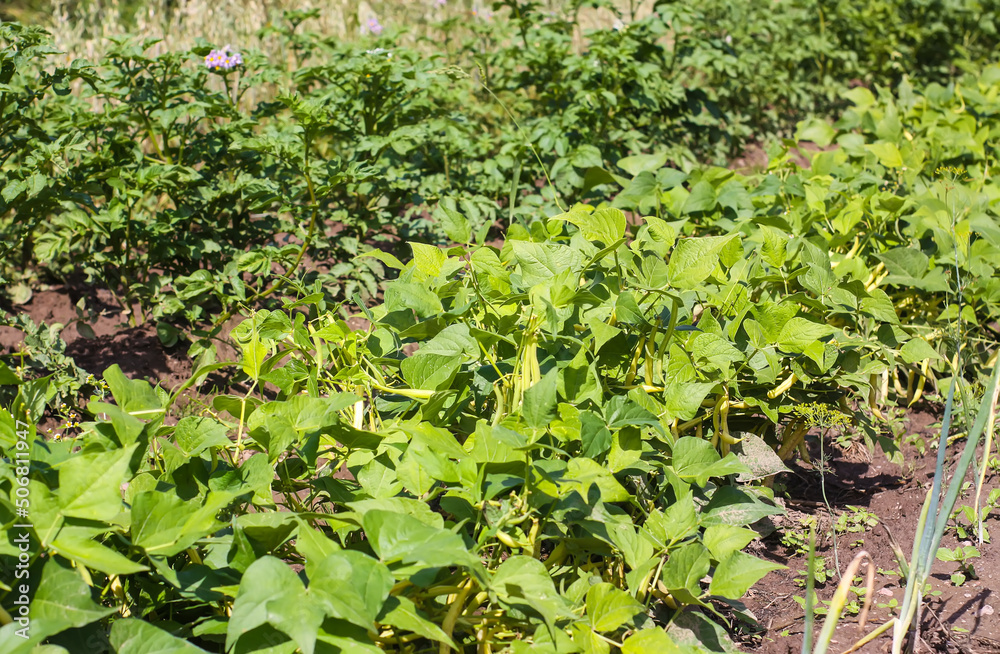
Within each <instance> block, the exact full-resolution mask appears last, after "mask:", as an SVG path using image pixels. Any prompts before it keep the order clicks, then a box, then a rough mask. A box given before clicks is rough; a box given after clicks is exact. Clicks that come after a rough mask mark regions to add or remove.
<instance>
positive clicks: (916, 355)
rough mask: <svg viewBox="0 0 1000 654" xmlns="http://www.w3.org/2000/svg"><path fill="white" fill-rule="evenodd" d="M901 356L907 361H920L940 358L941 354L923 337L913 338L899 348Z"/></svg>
mask: <svg viewBox="0 0 1000 654" xmlns="http://www.w3.org/2000/svg"><path fill="white" fill-rule="evenodd" d="M899 356H900V357H902V359H903V361H905V362H906V363H918V362H920V361H926V360H927V359H940V358H941V355H940V354H938V353H937V351H936V350H935V349H934V348H933V347H931V346H930V344H929V343H928V342H927V341H925V340H924V339H922V338H911V339H910V340H908V341H906V343H904V344H903V347H902V348H901V349H900V350H899Z"/></svg>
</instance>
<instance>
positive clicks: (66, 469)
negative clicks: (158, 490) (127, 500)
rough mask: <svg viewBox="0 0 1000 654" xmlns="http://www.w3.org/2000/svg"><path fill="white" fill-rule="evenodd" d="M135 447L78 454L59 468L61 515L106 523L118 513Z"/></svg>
mask: <svg viewBox="0 0 1000 654" xmlns="http://www.w3.org/2000/svg"><path fill="white" fill-rule="evenodd" d="M135 447H136V446H134V445H133V446H130V447H128V448H125V449H120V450H112V451H110V452H98V453H95V454H81V455H78V456H75V457H73V458H72V459H69V460H68V461H65V462H64V463H63V464H62V465H60V466H59V494H58V496H57V497H58V498H59V510H60V512H61V513H62V514H63V515H65V516H70V517H74V518H83V519H84V520H103V521H110V520H112V519H113V518H114V517H115V516H116V515H118V513H119V512H121V510H122V494H121V483H122V482H123V481H125V475H126V474H127V472H128V468H129V461H130V459H131V457H132V451H133V450H135Z"/></svg>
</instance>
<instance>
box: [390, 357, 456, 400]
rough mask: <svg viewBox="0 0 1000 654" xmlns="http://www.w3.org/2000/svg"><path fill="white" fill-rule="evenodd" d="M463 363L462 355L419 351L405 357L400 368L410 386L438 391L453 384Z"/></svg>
mask: <svg viewBox="0 0 1000 654" xmlns="http://www.w3.org/2000/svg"><path fill="white" fill-rule="evenodd" d="M461 365H462V360H461V357H459V356H458V355H456V354H434V353H424V352H419V351H418V352H417V353H416V354H415V355H413V356H411V357H407V358H406V359H403V362H402V364H400V369H401V370H402V372H403V379H405V380H406V383H407V384H409V385H410V388H418V389H422V390H427V391H436V390H439V389H445V388H447V387H448V386H450V385H451V382H452V380H453V379H454V378H455V374H456V373H457V372H458V368H459V366H461Z"/></svg>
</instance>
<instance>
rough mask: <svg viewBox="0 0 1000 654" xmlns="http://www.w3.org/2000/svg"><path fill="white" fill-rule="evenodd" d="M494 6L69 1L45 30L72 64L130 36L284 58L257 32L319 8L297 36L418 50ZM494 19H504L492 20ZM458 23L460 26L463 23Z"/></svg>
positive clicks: (321, 0) (486, 1)
mask: <svg viewBox="0 0 1000 654" xmlns="http://www.w3.org/2000/svg"><path fill="white" fill-rule="evenodd" d="M654 2H655V0H631V2H630V1H629V0H619V2H618V5H619V7H620V12H621V14H622V16H623V18H624V19H625V20H629V19H630V17H632V18H639V17H642V16H646V15H648V14H649V13H650V12H652V10H653V3H654ZM491 4H492V2H490V0H445V2H444V3H443V4H439V2H438V0H395V1H390V2H373V3H369V2H367V1H366V0H360V1H359V0H149V1H148V2H144V3H142V5H141V7H140V9H139V10H138V12H137V13H136V14H135V15H134V16H133V17H131V19H130V18H129V16H128V15H127V14H128V12H127V11H126V8H125V7H123V6H122V4H121V3H120V2H119V0H91V1H90V2H89V3H86V4H85V5H84V6H82V7H81V8H80V9H78V10H77V12H76V15H73V16H71V14H70V12H69V10H68V7H67V3H66V0H53V9H52V11H51V14H50V15H49V16H47V17H45V18H43V20H42V24H43V25H44V26H45V27H46V28H47V29H49V31H51V32H52V35H53V39H54V41H55V45H56V47H57V48H59V50H61V51H62V52H65V53H66V55H67V59H73V58H78V57H79V58H84V59H88V60H90V61H95V60H98V59H100V58H101V56H102V55H103V54H104V53H105V52H106V51H107V48H108V46H109V45H110V38H111V37H113V36H122V35H125V34H130V35H134V36H138V37H143V38H156V39H160V40H161V41H160V43H158V44H156V45H155V46H153V48H152V49H151V50H150V54H153V55H156V54H158V53H161V52H166V51H175V52H176V51H184V50H188V49H190V48H191V47H192V46H194V45H195V43H196V42H197V40H198V39H204V40H205V41H207V42H208V43H209V44H211V45H213V46H222V45H224V44H227V43H228V44H232V45H234V46H235V47H237V48H240V49H244V48H253V49H259V50H260V51H261V52H263V53H264V54H266V55H268V56H276V57H282V58H285V57H286V56H287V53H285V52H282V51H281V46H280V42H279V39H277V38H275V37H266V36H265V37H261V36H259V32H260V30H261V29H262V28H264V27H266V26H268V25H269V24H279V23H280V22H281V16H282V13H283V12H284V11H287V10H308V9H313V8H316V9H319V10H320V13H319V16H318V17H317V18H315V19H310V20H308V21H306V22H305V23H303V25H302V26H301V28H300V29H302V30H305V31H310V32H315V33H318V34H320V35H323V36H328V37H336V38H339V39H354V38H357V37H359V36H363V35H364V34H365V33H366V26H367V25H368V22H369V19H371V18H375V19H377V20H378V21H379V22H380V23H381V24H382V25H384V26H386V27H387V28H391V27H401V26H405V27H406V28H407V34H406V35H405V36H404V37H403V39H402V40H403V41H404V42H409V44H413V43H415V42H417V41H419V40H420V39H423V38H429V39H430V41H431V42H435V41H439V40H440V37H441V35H440V33H438V32H437V28H436V25H438V24H439V23H440V22H441V21H442V20H444V19H446V18H449V17H461V18H464V19H467V20H486V19H485V18H484V16H485V15H488V14H489V12H488V11H484V8H485V7H488V6H490V5H491ZM547 4H548V5H549V10H551V11H554V12H559V13H562V12H564V11H566V10H567V7H566V3H565V2H564V1H562V0H549V1H548V3H547ZM614 19H615V16H614V14H613V13H612V12H611V11H609V10H607V9H600V10H593V9H584V10H582V11H580V12H579V15H578V20H579V31H578V33H577V34H576V35H575V36H576V37H577V40H578V42H581V43H582V41H583V39H582V31H584V30H587V29H591V28H596V27H605V28H606V27H609V26H610V25H611V24H612V22H613V21H614ZM492 20H502V16H495V17H493V18H492ZM460 23H461V22H460Z"/></svg>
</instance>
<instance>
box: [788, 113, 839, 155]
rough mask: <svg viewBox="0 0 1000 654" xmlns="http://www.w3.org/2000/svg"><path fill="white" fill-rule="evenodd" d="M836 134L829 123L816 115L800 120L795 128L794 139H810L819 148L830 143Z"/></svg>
mask: <svg viewBox="0 0 1000 654" xmlns="http://www.w3.org/2000/svg"><path fill="white" fill-rule="evenodd" d="M836 135H837V132H836V131H835V130H834V129H833V128H832V127H830V124H829V123H828V122H826V121H825V120H823V119H822V118H818V117H813V118H809V119H807V120H803V121H800V122H799V124H798V125H796V129H795V140H796V141H812V142H813V143H815V144H816V145H818V146H819V147H821V148H825V147H826V146H828V145H830V144H831V143H832V142H833V137H834V136H836Z"/></svg>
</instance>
